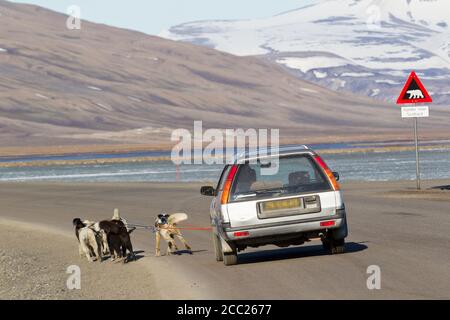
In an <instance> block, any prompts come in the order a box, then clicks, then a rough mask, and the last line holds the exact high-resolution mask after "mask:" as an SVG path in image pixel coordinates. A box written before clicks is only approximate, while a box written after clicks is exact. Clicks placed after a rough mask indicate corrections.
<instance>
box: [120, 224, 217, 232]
mask: <svg viewBox="0 0 450 320" xmlns="http://www.w3.org/2000/svg"><path fill="white" fill-rule="evenodd" d="M126 226H127V227H128V226H130V227H133V228H142V229H146V230H151V231H152V232H153V233H156V232H157V231H158V229H164V230H174V229H178V230H192V231H211V230H212V229H213V228H212V227H200V226H193V225H186V226H185V227H159V228H157V227H155V226H147V225H142V224H135V223H126Z"/></svg>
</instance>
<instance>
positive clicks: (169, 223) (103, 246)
mask: <svg viewBox="0 0 450 320" xmlns="http://www.w3.org/2000/svg"><path fill="white" fill-rule="evenodd" d="M187 218H188V216H187V214H185V213H173V214H165V213H163V214H159V215H158V216H157V218H156V220H155V229H154V230H155V233H156V256H160V255H161V248H160V243H161V238H163V239H164V240H165V241H166V242H167V251H166V255H171V254H174V253H177V252H178V247H177V245H176V243H175V237H177V238H178V239H179V240H180V241H181V242H182V243H183V244H184V246H185V248H186V250H188V251H189V253H191V254H192V250H191V247H190V246H189V245H188V243H187V242H186V240H185V239H184V238H183V236H182V234H181V232H180V229H179V228H178V227H177V225H178V224H179V223H180V222H182V221H185V220H187ZM72 223H73V225H74V227H75V235H76V237H77V240H78V251H79V254H80V256H82V257H83V256H85V257H86V258H87V259H88V260H89V261H90V262H94V261H100V262H102V261H103V257H104V256H106V255H108V254H109V255H110V256H111V261H116V260H117V261H122V262H128V261H130V260H136V255H135V253H134V251H133V245H132V243H131V237H130V234H131V233H132V232H133V231H134V230H135V229H136V228H135V227H133V228H128V224H127V221H126V220H125V219H123V218H121V217H120V214H119V210H118V209H115V210H114V215H113V217H112V219H111V220H103V221H99V222H93V221H89V220H81V219H80V218H75V219H73V221H72Z"/></svg>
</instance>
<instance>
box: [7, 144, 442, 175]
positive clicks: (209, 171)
mask: <svg viewBox="0 0 450 320" xmlns="http://www.w3.org/2000/svg"><path fill="white" fill-rule="evenodd" d="M322 157H323V158H324V159H325V161H326V162H327V164H328V166H329V167H330V168H331V169H332V170H333V171H337V172H339V174H340V177H341V181H350V180H359V181H390V180H413V179H415V177H416V164H415V152H414V151H408V152H406V151H404V152H370V153H364V152H356V153H340V154H323V155H322ZM420 158H421V171H422V178H423V179H445V178H450V149H434V150H426V151H425V150H424V151H422V152H421V153H420ZM65 159H66V160H71V159H70V158H65ZM46 160H48V159H46ZM222 169H223V165H180V166H179V167H176V166H175V165H174V164H173V163H172V162H171V161H148V162H126V163H116V164H95V165H64V166H43V167H39V166H29V167H10V168H6V167H5V168H0V181H1V182H6V181H9V182H15V181H67V182H70V181H79V182H138V181H139V182H140V181H153V182H176V181H180V182H194V181H198V182H200V181H211V182H214V181H217V179H218V177H219V175H220V173H221V171H222Z"/></svg>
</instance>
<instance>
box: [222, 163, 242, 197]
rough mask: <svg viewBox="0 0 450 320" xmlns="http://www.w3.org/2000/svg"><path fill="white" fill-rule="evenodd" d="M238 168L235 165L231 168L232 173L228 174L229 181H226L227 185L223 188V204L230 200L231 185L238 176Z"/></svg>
mask: <svg viewBox="0 0 450 320" xmlns="http://www.w3.org/2000/svg"><path fill="white" fill-rule="evenodd" d="M237 169H238V167H237V166H235V165H233V166H231V168H230V172H228V176H227V180H226V181H225V185H224V186H223V192H222V198H221V201H220V202H221V203H222V204H226V203H228V199H229V198H230V191H231V184H232V183H233V179H234V176H235V175H236V172H237Z"/></svg>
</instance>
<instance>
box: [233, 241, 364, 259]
mask: <svg viewBox="0 0 450 320" xmlns="http://www.w3.org/2000/svg"><path fill="white" fill-rule="evenodd" d="M364 243H366V242H364V241H362V242H347V243H346V244H345V253H343V255H345V254H349V253H355V252H359V251H363V250H365V249H367V248H368V247H367V246H366V245H365V244H364ZM328 255H330V254H329V252H328V251H327V250H325V249H323V247H322V245H311V246H303V247H293V248H284V249H274V250H264V251H256V252H249V253H242V254H239V256H238V263H239V264H250V263H257V262H264V261H275V260H286V259H298V258H307V257H317V256H328Z"/></svg>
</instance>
